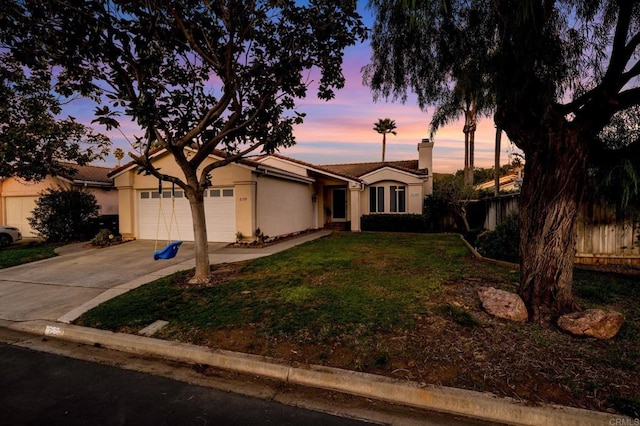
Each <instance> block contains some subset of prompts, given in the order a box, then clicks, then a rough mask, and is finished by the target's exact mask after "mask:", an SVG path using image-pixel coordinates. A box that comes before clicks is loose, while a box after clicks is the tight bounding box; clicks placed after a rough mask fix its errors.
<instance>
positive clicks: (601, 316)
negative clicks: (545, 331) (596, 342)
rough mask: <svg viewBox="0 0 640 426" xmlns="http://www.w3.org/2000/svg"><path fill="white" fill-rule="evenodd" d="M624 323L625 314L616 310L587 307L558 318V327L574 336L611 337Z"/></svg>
mask: <svg viewBox="0 0 640 426" xmlns="http://www.w3.org/2000/svg"><path fill="white" fill-rule="evenodd" d="M623 323H624V315H622V314H621V313H620V312H615V311H604V310H602V309H587V310H586V311H582V312H572V313H570V314H566V315H562V316H561V317H560V318H558V327H560V328H561V329H563V330H564V331H566V332H568V333H571V334H573V335H574V336H591V337H595V338H598V339H611V338H612V337H613V336H615V335H616V334H617V333H618V331H619V330H620V327H621V326H622V324H623Z"/></svg>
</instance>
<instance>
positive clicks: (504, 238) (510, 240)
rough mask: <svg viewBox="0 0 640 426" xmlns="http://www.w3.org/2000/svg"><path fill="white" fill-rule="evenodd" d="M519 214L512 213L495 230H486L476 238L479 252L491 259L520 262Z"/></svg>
mask: <svg viewBox="0 0 640 426" xmlns="http://www.w3.org/2000/svg"><path fill="white" fill-rule="evenodd" d="M519 222H520V221H519V220H518V215H515V214H512V215H509V216H508V217H507V219H506V220H505V221H504V222H502V223H501V224H500V225H498V226H496V229H495V231H485V232H483V233H482V234H480V235H478V238H477V239H476V249H477V250H478V252H479V253H480V254H481V255H483V256H485V257H489V258H491V259H498V260H504V261H506V262H513V263H518V262H520V227H519Z"/></svg>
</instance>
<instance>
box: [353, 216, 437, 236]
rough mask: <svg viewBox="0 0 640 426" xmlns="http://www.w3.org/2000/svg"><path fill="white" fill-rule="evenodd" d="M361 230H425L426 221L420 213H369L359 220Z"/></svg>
mask: <svg viewBox="0 0 640 426" xmlns="http://www.w3.org/2000/svg"><path fill="white" fill-rule="evenodd" d="M360 226H361V227H362V230H363V231H379V232H427V230H428V227H427V221H426V220H425V217H424V216H423V215H421V214H369V215H363V216H362V217H361V220H360Z"/></svg>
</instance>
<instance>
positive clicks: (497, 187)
mask: <svg viewBox="0 0 640 426" xmlns="http://www.w3.org/2000/svg"><path fill="white" fill-rule="evenodd" d="M501 142H502V129H501V128H500V126H496V147H495V148H496V149H495V158H494V160H495V168H494V169H493V181H494V184H495V185H494V189H493V195H494V196H496V197H497V196H498V195H500V145H501ZM496 212H497V209H496ZM496 223H497V222H496Z"/></svg>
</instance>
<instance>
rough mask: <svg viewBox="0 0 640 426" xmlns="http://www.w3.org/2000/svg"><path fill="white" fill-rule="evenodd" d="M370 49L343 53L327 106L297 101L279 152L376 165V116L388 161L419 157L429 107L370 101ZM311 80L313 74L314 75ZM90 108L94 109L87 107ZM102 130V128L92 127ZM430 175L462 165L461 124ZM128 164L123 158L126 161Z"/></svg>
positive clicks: (489, 153) (488, 129)
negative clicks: (385, 122)
mask: <svg viewBox="0 0 640 426" xmlns="http://www.w3.org/2000/svg"><path fill="white" fill-rule="evenodd" d="M365 4H366V1H360V2H359V6H360V7H359V10H360V13H361V14H362V15H363V16H364V18H365V23H366V24H367V26H369V27H370V26H371V24H372V17H371V12H370V11H369V10H367V9H366V8H365V7H364V6H365ZM370 57H371V49H370V46H369V44H368V42H365V43H364V44H359V45H357V46H354V47H350V48H348V49H347V50H346V52H345V62H344V75H345V77H346V86H345V88H344V89H342V90H340V91H339V92H337V95H336V98H335V99H334V100H332V101H331V102H325V101H320V100H318V99H316V97H315V92H313V91H311V90H310V91H309V95H308V97H307V99H305V100H303V101H299V103H298V108H297V110H298V111H300V112H304V113H306V114H307V116H306V118H305V121H304V123H303V124H302V125H299V126H297V127H296V128H295V130H294V135H295V137H296V141H297V144H296V145H295V146H293V147H291V148H288V149H284V150H282V151H281V152H280V153H281V154H282V155H286V156H289V157H292V158H296V159H299V160H302V161H306V162H309V163H313V164H319V165H321V164H334V163H354V162H369V161H380V159H381V156H382V153H381V148H382V135H380V134H378V133H377V132H375V131H374V130H373V125H374V123H375V122H376V121H377V120H378V119H380V118H386V117H388V118H391V119H392V120H395V122H396V126H397V130H396V131H397V136H393V135H388V136H387V150H386V160H387V161H393V160H408V159H415V158H417V144H418V143H419V142H420V141H421V140H422V139H423V138H428V137H429V129H428V126H429V121H430V120H431V115H432V111H433V110H432V109H430V110H428V111H425V112H423V111H420V109H419V108H418V106H417V103H416V101H415V98H413V97H411V96H410V97H409V99H408V100H407V102H406V104H404V105H403V104H401V103H399V102H397V103H392V102H391V101H389V102H385V101H378V102H377V103H374V102H373V100H372V95H371V91H370V90H369V88H368V87H365V86H363V84H362V75H361V68H362V67H363V66H364V65H366V64H368V63H369V61H370ZM312 78H313V76H312ZM91 110H92V109H91ZM87 111H88V109H87V108H86V105H85V106H84V107H83V106H82V103H80V104H78V105H77V106H75V108H74V107H73V106H70V109H69V113H70V114H71V115H74V116H76V117H78V118H79V119H80V120H81V121H85V122H90V121H91V119H92V117H91V118H89V117H86V112H87ZM121 124H122V126H123V127H122V130H123V132H124V133H125V134H127V135H129V136H130V139H131V140H133V137H131V136H132V135H133V134H138V135H140V131H139V130H137V129H135V128H134V127H131V125H130V124H129V123H128V122H127V120H122V121H121ZM96 130H103V129H96ZM107 134H108V135H109V136H110V137H111V139H112V141H113V148H114V149H115V148H116V147H121V148H122V149H123V150H125V152H128V151H131V148H130V146H129V143H128V142H127V140H126V139H125V138H124V137H123V136H122V135H121V134H120V133H119V132H117V131H115V132H108V133H107ZM494 137H495V130H494V126H493V121H492V120H491V119H487V118H485V119H482V120H481V121H480V123H479V125H478V130H477V132H476V148H475V164H476V166H477V167H491V166H492V165H493V156H494V154H493V149H494V148H493V146H494ZM434 142H435V146H434V154H433V155H434V160H433V162H434V171H435V172H440V173H447V172H454V171H456V170H458V169H461V168H462V167H463V165H464V135H463V133H462V121H458V122H456V123H453V124H451V125H449V126H447V127H444V128H442V129H440V130H439V131H438V133H437V134H436V136H435V138H434ZM502 145H503V147H502V150H501V151H502V154H501V163H502V164H505V163H507V161H508V152H509V151H510V150H513V147H512V146H511V144H509V142H508V140H507V138H506V137H505V136H504V135H503V142H502ZM125 161H126V160H125ZM106 162H107V165H108V166H115V165H116V164H117V162H116V160H115V159H114V158H113V157H110V158H108V159H107V161H106Z"/></svg>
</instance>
